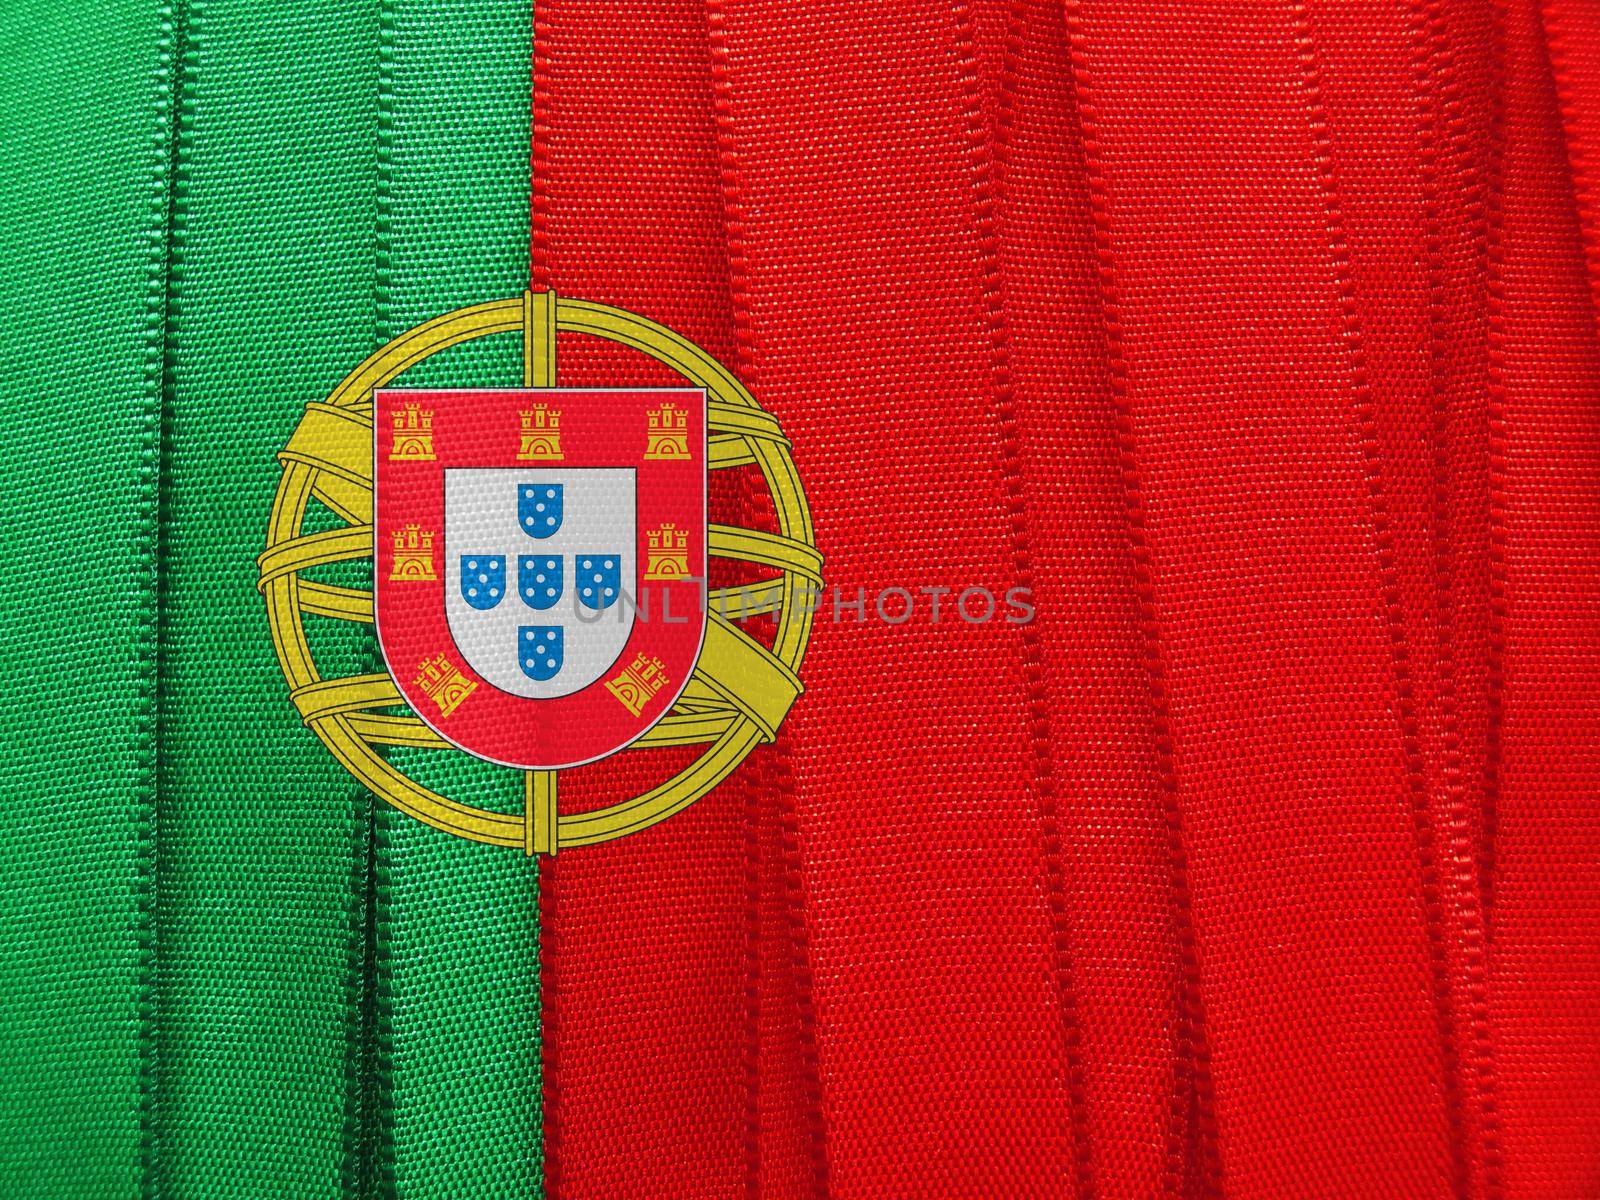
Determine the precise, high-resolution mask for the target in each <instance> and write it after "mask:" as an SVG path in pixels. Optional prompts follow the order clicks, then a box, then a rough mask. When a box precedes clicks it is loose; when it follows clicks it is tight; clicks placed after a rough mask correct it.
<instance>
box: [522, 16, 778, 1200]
mask: <svg viewBox="0 0 1600 1200" xmlns="http://www.w3.org/2000/svg"><path fill="white" fill-rule="evenodd" d="M534 106H535V111H534V136H533V158H534V198H533V214H534V215H533V249H534V254H533V282H534V286H536V287H542V286H553V287H554V288H555V289H556V290H557V291H558V292H560V293H567V294H571V295H575V296H581V297H583V298H585V299H593V300H599V301H603V302H606V303H612V304H618V305H621V306H623V307H625V308H628V309H632V310H635V311H638V312H641V313H643V314H645V315H647V316H649V317H651V318H653V319H655V320H659V321H663V322H665V323H667V324H669V325H671V326H673V327H674V328H676V329H678V330H680V331H682V332H683V333H684V334H685V335H686V336H688V337H691V338H693V339H695V340H696V341H697V342H698V343H699V344H701V345H703V346H705V347H706V348H707V349H708V350H710V351H711V352H712V353H714V354H718V355H721V356H723V357H725V358H728V357H730V356H731V354H732V351H733V329H732V321H731V310H730V307H729V303H728V291H727V272H726V265H725V259H724V251H723V213H722V202H721V196H720V192H719V184H718V175H717V165H716V151H715V130H714V126H713V123H712V116H711V93H710V87H709V77H708V68H707V42H706V28H705V17H704V13H703V10H702V9H701V7H700V6H699V4H698V3H680V2H674V0H636V2H634V3H631V4H629V5H627V6H626V12H625V14H624V13H623V11H622V10H620V9H616V8H614V7H613V6H610V5H598V4H592V3H587V2H585V0H551V2H549V3H543V2H541V3H540V5H539V9H538V12H537V14H536V27H535V62H534ZM557 372H558V379H559V381H560V382H561V383H563V384H567V385H576V384H582V383H595V384H602V385H605V386H613V387H615V386H626V385H629V384H645V385H663V384H670V383H672V382H675V380H674V379H673V378H672V377H671V376H669V375H668V374H667V373H666V372H665V371H657V370H654V369H652V366H651V364H648V363H647V362H645V361H644V360H643V359H642V357H641V356H638V355H634V354H629V353H628V352H626V351H620V350H616V349H615V348H612V347H608V346H605V345H603V344H601V343H598V342H596V341H594V340H592V339H577V338H574V339H563V340H562V342H561V344H560V346H559V351H558V363H557ZM638 760H639V756H638V755H637V754H635V755H625V756H623V757H622V758H620V759H617V760H612V761H610V762H606V763H602V764H599V765H597V766H596V767H593V768H586V769H584V770H582V771H578V772H567V773H563V775H562V779H561V789H562V792H561V797H560V802H561V805H562V807H563V809H564V810H567V811H570V810H571V809H573V808H576V807H583V806H585V805H587V804H592V803H598V802H600V801H602V800H605V799H615V798H617V796H618V795H619V794H620V795H629V794H635V793H637V792H638V791H641V790H643V788H644V787H646V786H649V784H651V783H654V782H656V781H657V780H658V779H659V778H661V774H660V773H659V772H656V771H651V770H650V768H649V767H648V766H645V765H642V764H641V763H640V762H639V761H638ZM746 807H747V804H746V789H745V787H744V786H743V784H742V783H741V782H739V781H732V782H730V783H729V784H728V785H726V786H725V787H724V788H722V789H719V790H718V791H717V792H716V793H715V794H713V795H711V796H709V797H707V798H706V799H704V800H702V801H701V802H700V803H698V804H696V805H694V806H693V807H692V808H691V809H690V810H689V811H687V812H685V813H683V814H681V815H679V816H677V817H675V818H673V819H672V820H671V821H667V822H664V823H663V824H661V825H658V826H656V827H654V828H652V829H649V830H647V831H645V832H643V833H639V834H636V835H634V836H631V837H629V838H627V839H624V840H622V841H618V842H613V843H610V844H606V845H601V846H594V847H587V848H584V849H582V850H578V851H569V852H563V853H561V854H559V855H557V857H556V858H555V859H553V860H546V862H545V863H544V865H543V869H542V872H541V880H540V888H541V900H542V918H543V919H542V937H543V943H542V946H541V991H542V995H543V997H544V1006H545V1008H544V1011H545V1018H544V1020H545V1051H546V1055H547V1061H546V1079H545V1087H546V1112H545V1134H546V1142H547V1159H548V1167H547V1184H548V1191H549V1194H550V1195H551V1196H552V1197H554V1198H559V1200H581V1198H583V1197H596V1198H599V1197H604V1198H605V1200H616V1198H619V1197H630V1196H637V1197H656V1196H661V1195H673V1196H712V1195H717V1196H731V1195H737V1194H741V1193H742V1191H743V1189H744V1187H745V1181H746V1176H747V1174H748V1170H749V1158H750V1154H749V1147H748V1136H747V1135H748V1129H747V1125H748V1113H749V1109H750V1105H751V1102H752V1101H751V1094H750V1092H751V1089H750V1083H749V1080H748V1079H747V1077H746V1062H747V1059H748V1052H749V1048H750V1041H751V1030H750V1028H749V1013H748V1004H747V990H748V989H747V984H748V974H749V972H748V967H747V950H748V942H749V938H750V920H749V913H748V911H747V899H748V896H747V887H746V878H745V875H746V857H747V837H746V824H747V822H746V815H747V814H746Z"/></svg>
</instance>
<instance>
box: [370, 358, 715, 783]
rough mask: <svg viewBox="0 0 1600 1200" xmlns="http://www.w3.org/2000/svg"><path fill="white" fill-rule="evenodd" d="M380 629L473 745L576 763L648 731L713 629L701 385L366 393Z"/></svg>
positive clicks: (396, 656) (415, 692)
mask: <svg viewBox="0 0 1600 1200" xmlns="http://www.w3.org/2000/svg"><path fill="white" fill-rule="evenodd" d="M373 405H374V429H375V431H376V445H375V451H376V473H375V476H374V478H375V480H376V505H375V511H374V537H375V539H376V547H375V553H374V556H373V567H374V571H375V579H374V584H375V594H376V608H377V613H376V615H377V627H378V641H379V644H380V645H381V646H382V647H383V654H384V658H385V660H386V661H387V663H388V665H389V671H390V673H391V674H392V675H393V676H394V681H395V683H396V684H397V685H398V686H399V688H400V691H401V693H402V695H404V697H405V699H406V702H407V703H408V704H409V705H410V706H411V708H412V709H413V711H415V712H416V714H417V715H418V716H419V717H421V718H422V720H423V721H425V722H426V723H427V724H428V725H429V726H430V727H431V728H433V729H434V730H435V731H436V732H438V733H439V734H440V735H441V736H442V737H444V738H446V739H448V740H449V741H451V742H453V743H454V744H455V745H457V746H459V747H461V748H462V749H463V750H466V751H467V752H468V753H470V754H474V755H477V756H478V757H479V758H485V759H489V760H491V761H493V762H498V763H504V764H505V765H507V766H514V767H522V768H527V769H554V768H559V767H570V766H576V765H578V764H580V763H585V762H591V761H593V760H594V759H597V758H603V757H605V756H606V755H608V754H611V753H613V752H615V751H616V750H619V749H621V748H622V747H623V746H626V745H627V744H628V743H629V742H632V741H633V740H635V739H636V738H638V737H639V736H640V735H641V734H642V733H644V732H645V730H647V729H649V728H650V726H652V725H653V724H655V723H656V722H657V721H658V720H660V719H661V718H662V717H663V716H664V715H666V713H667V711H668V709H670V708H671V707H672V705H673V702H674V701H675V700H676V699H677V698H678V696H679V694H680V693H681V692H682V691H683V688H684V686H685V685H686V684H687V683H688V681H689V675H690V673H691V672H692V671H693V670H694V665H695V660H696V659H697V658H698V657H699V654H700V645H701V641H702V639H703V637H704V633H705V620H706V614H705V603H704V579H705V568H706V400H705V393H704V392H703V391H700V390H698V389H690V388H676V389H651V390H643V389H640V390H616V391H605V390H581V389H567V388H538V389H535V388H524V389H516V390H511V389H501V390H488V389H474V390H461V391H407V390H399V389H380V390H378V391H376V392H375V393H374V394H373Z"/></svg>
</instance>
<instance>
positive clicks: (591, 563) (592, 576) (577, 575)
mask: <svg viewBox="0 0 1600 1200" xmlns="http://www.w3.org/2000/svg"><path fill="white" fill-rule="evenodd" d="M572 565H573V568H574V569H573V572H572V577H573V583H574V586H576V587H577V589H578V603H579V604H581V605H583V607H585V608H588V609H593V610H594V611H595V612H601V611H603V610H605V609H608V608H610V607H611V606H612V605H613V604H615V603H616V602H617V596H618V595H619V594H620V593H621V591H622V556H621V555H620V554H578V555H574V556H573V560H572Z"/></svg>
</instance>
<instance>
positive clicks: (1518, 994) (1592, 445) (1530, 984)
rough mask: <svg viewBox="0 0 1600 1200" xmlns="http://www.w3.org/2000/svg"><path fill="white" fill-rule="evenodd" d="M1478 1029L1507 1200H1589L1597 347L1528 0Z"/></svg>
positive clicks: (1518, 114) (1510, 276) (1507, 237)
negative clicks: (1494, 764) (1491, 1082)
mask: <svg viewBox="0 0 1600 1200" xmlns="http://www.w3.org/2000/svg"><path fill="white" fill-rule="evenodd" d="M1505 37H1506V44H1505V75H1506V92H1505V106H1506V108H1505V130H1504V147H1505V168H1504V193H1503V201H1502V203H1501V205H1500V208H1501V210H1502V212H1503V216H1502V218H1501V220H1502V222H1503V249H1502V251H1501V252H1500V254H1499V255H1498V256H1497V257H1498V258H1499V260H1500V261H1499V263H1498V270H1497V272H1496V274H1497V276H1498V279H1497V289H1496V291H1497V295H1496V297H1495V298H1496V301H1497V304H1496V308H1497V309H1498V316H1499V318H1500V321H1499V325H1500V328H1499V329H1498V330H1497V334H1496V338H1495V345H1496V351H1497V352H1496V360H1497V364H1498V365H1499V367H1500V369H1501V384H1502V388H1503V390H1502V391H1501V392H1500V394H1499V395H1498V397H1497V400H1498V404H1497V410H1498V411H1497V414H1496V415H1497V420H1496V429H1495V434H1496V438H1495V441H1496V449H1497V462H1496V469H1495V475H1494V478H1495V481H1496V484H1497V485H1498V486H1497V488H1496V506H1495V516H1496V534H1497V536H1496V543H1497V551H1498V553H1497V559H1498V561H1499V564H1500V566H1501V568H1502V571H1503V574H1502V577H1501V579H1500V581H1499V583H1500V587H1501V589H1502V590H1501V593H1500V604H1499V618H1500V620H1499V624H1500V633H1501V635H1502V637H1503V657H1502V661H1501V664H1500V675H1501V676H1502V678H1503V698H1502V701H1501V706H1500V707H1501V715H1500V733H1499V754H1498V782H1499V800H1498V805H1497V812H1498V820H1497V827H1496V830H1495V839H1494V856H1493V862H1494V867H1495V873H1496V878H1495V887H1494V908H1493V923H1492V933H1493V946H1492V962H1491V988H1492V991H1491V994H1492V999H1493V1007H1492V1015H1493V1019H1494V1025H1495V1033H1496V1036H1497V1038H1498V1041H1499V1047H1500V1054H1499V1057H1500V1064H1501V1069H1502V1070H1501V1091H1502V1094H1503V1111H1504V1133H1503V1142H1504V1153H1505V1175H1506V1184H1507V1193H1508V1195H1511V1196H1517V1197H1522V1196H1526V1197H1541V1198H1543V1197H1554V1198H1560V1200H1566V1198H1572V1200H1576V1198H1577V1197H1588V1196H1594V1195H1597V1194H1600V1133H1597V1131H1600V805H1597V803H1596V797H1597V796H1600V486H1597V483H1596V481H1597V480H1600V400H1597V397H1600V348H1597V345H1596V338H1595V324H1594V311H1593V307H1592V302H1591V298H1590V278H1589V273H1588V270H1587V269H1586V263H1585V259H1584V254H1583V241H1582V238H1581V234H1580V223H1579V219H1578V211H1579V210H1578V205H1577V202H1576V199H1575V197H1574V193H1573V191H1572V188H1571V185H1570V180H1569V178H1568V177H1567V173H1566V172H1567V151H1566V147H1565V146H1564V145H1563V140H1562V128H1561V120H1560V113H1559V111H1558V106H1557V95H1556V88H1555V84H1554V80H1553V79H1552V76H1551V71H1550V64H1549V61H1548V58H1547V56H1546V52H1545V44H1544V38H1543V32H1542V29H1541V27H1540V22H1539V17H1538V14H1537V12H1536V11H1535V9H1534V5H1533V3H1532V0H1514V2H1513V3H1511V4H1509V5H1508V6H1507V16H1506V35H1505Z"/></svg>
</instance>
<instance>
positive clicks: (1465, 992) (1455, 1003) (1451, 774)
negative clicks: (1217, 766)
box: [1412, 0, 1500, 1196]
mask: <svg viewBox="0 0 1600 1200" xmlns="http://www.w3.org/2000/svg"><path fill="white" fill-rule="evenodd" d="M1412 18H1413V29H1412V33H1413V37H1414V39H1415V42H1416V54H1415V85H1416V89H1417V94H1418V98H1419V101H1420V109H1421V111H1420V113H1419V117H1418V129H1417V146H1418V152H1419V156H1420V160H1421V166H1422V171H1421V175H1422V187H1423V205H1424V214H1423V221H1424V254H1425V260H1426V269H1427V278H1426V283H1427V295H1428V329H1427V339H1428V371H1429V380H1430V388H1431V391H1432V406H1431V407H1432V415H1433V422H1432V435H1433V462H1432V476H1433V477H1432V480H1431V484H1432V488H1431V492H1432V509H1433V511H1432V514H1431V524H1432V526H1433V539H1432V540H1433V557H1434V571H1435V613H1434V616H1435V621H1436V638H1437V645H1438V653H1439V663H1438V681H1437V687H1438V693H1439V694H1438V700H1439V718H1440V724H1441V738H1442V747H1441V749H1442V762H1441V768H1442V770H1441V779H1440V784H1441V789H1442V792H1443V796H1442V800H1443V807H1442V811H1441V812H1440V813H1439V814H1438V815H1437V816H1436V817H1435V818H1434V819H1435V820H1437V821H1440V822H1442V826H1443V827H1442V828H1439V829H1436V830H1435V831H1434V841H1435V854H1436V861H1435V869H1436V870H1438V871H1440V872H1441V875H1442V873H1443V872H1444V871H1445V870H1446V869H1448V870H1449V872H1450V875H1449V877H1448V882H1449V885H1450V886H1449V889H1448V891H1447V892H1446V895H1448V897H1449V900H1450V902H1451V904H1452V906H1453V907H1454V909H1455V911H1454V913H1453V914H1452V915H1453V917H1454V922H1453V924H1452V926H1451V927H1450V930H1451V933H1452V934H1453V935H1454V936H1456V937H1458V938H1459V939H1460V944H1459V945H1458V946H1457V947H1456V950H1457V952H1458V953H1459V954H1460V956H1461V975H1462V978H1461V979H1460V981H1459V982H1460V989H1459V992H1458V991H1457V990H1456V984H1457V980H1456V978H1455V973H1454V971H1451V972H1450V975H1449V978H1448V981H1447V988H1448V991H1447V992H1446V993H1445V995H1446V1002H1447V1004H1448V1005H1449V1011H1448V1013H1447V1014H1446V1015H1447V1017H1448V1019H1449V1024H1448V1025H1447V1026H1446V1028H1445V1033H1446V1035H1447V1038H1448V1041H1447V1044H1446V1058H1445V1064H1446V1070H1447V1071H1448V1072H1449V1073H1450V1077H1451V1079H1452V1080H1453V1085H1454V1086H1453V1088H1452V1089H1451V1090H1449V1091H1447V1093H1446V1095H1447V1098H1453V1100H1454V1103H1455V1104H1456V1105H1457V1106H1458V1107H1457V1111H1456V1112H1455V1114H1454V1120H1455V1122H1456V1136H1457V1139H1458V1140H1457V1145H1456V1151H1457V1153H1456V1171H1457V1187H1458V1189H1459V1190H1460V1191H1461V1192H1462V1193H1463V1194H1470V1193H1471V1192H1472V1190H1473V1189H1474V1186H1476V1185H1481V1187H1482V1192H1483V1194H1484V1195H1486V1196H1495V1195H1498V1193H1499V1191H1500V1187H1499V1179H1498V1172H1497V1171H1496V1170H1495V1169H1493V1164H1494V1163H1495V1162H1496V1161H1497V1157H1498V1155H1497V1146H1498V1136H1497V1130H1496V1128H1495V1127H1494V1124H1493V1121H1492V1113H1493V1109H1494V1059H1493V1054H1492V1048H1491V1042H1490V1036H1489V1022H1488V991H1487V989H1488V981H1487V966H1486V962H1485V958H1484V938H1483V910H1482V907H1481V900H1480V898H1479V891H1478V880H1477V874H1478V866H1479V858H1480V856H1479V854H1478V853H1477V852H1476V851H1475V849H1474V847H1473V844H1472V831H1471V823H1470V817H1469V813H1468V791H1467V781H1466V779H1465V776H1464V763H1463V759H1464V746H1463V734H1462V729H1461V715H1460V707H1459V701H1458V694H1457V683H1456V633H1457V631H1456V618H1457V612H1456V609H1457V605H1456V594H1455V592H1456V574H1457V567H1456V561H1455V553H1454V544H1453V541H1452V538H1453V521H1452V512H1451V498H1452V470H1451V460H1450V417H1451V397H1450V394H1449V388H1448V386H1447V380H1446V379H1445V369H1446V363H1445V355H1446V352H1447V347H1446V339H1447V337H1448V331H1447V330H1446V329H1445V326H1444V320H1445V306H1446V303H1447V300H1448V297H1447V295H1446V282H1445V279H1444V262H1443V255H1444V246H1443V236H1444V233H1443V212H1442V207H1441V204H1442V200H1441V196H1442V188H1443V186H1444V180H1443V177H1442V172H1441V166H1440V162H1439V154H1440V144H1441V143H1443V144H1444V145H1445V146H1450V145H1457V146H1459V142H1460V141H1461V139H1462V136H1463V135H1462V133H1461V125H1462V122H1463V117H1462V109H1463V107H1464V103H1465V101H1464V98H1463V97H1462V96H1461V94H1460V87H1459V80H1458V78H1457V75H1456V63H1455V61H1454V56H1453V54H1452V53H1451V48H1450V44H1449V31H1448V29H1447V28H1446V26H1445V24H1444V14H1443V12H1442V10H1441V7H1440V4H1439V0H1417V2H1415V3H1413V5H1412ZM1436 80H1437V81H1442V83H1436V82H1435V81H1436ZM1443 882H1445V881H1444V879H1442V878H1441V884H1442V883H1443ZM1463 1022H1464V1023H1465V1025H1466V1029H1465V1031H1463V1030H1462V1029H1461V1024H1462V1023H1463ZM1468 1073H1470V1078H1471V1082H1472V1087H1471V1088H1470V1089H1469V1088H1468V1087H1467V1086H1466V1082H1467V1079H1468ZM1452 1093H1453V1096H1452ZM1469 1097H1470V1100H1471V1103H1472V1112H1471V1120H1470V1121H1469V1119H1468V1111H1467V1107H1466V1106H1467V1104H1468V1102H1469Z"/></svg>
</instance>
